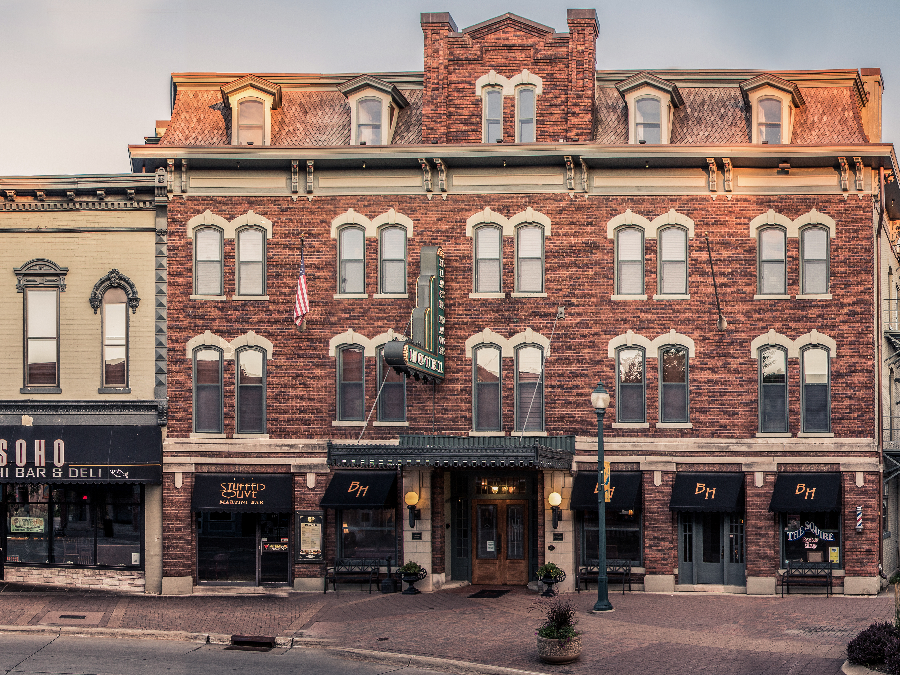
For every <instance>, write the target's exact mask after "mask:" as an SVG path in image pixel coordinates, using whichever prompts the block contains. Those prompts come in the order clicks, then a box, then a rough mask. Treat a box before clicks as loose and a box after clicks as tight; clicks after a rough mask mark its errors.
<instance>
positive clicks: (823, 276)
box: [800, 227, 829, 294]
mask: <svg viewBox="0 0 900 675" xmlns="http://www.w3.org/2000/svg"><path fill="white" fill-rule="evenodd" d="M828 249H829V246H828V230H827V229H825V228H824V227H807V228H805V229H803V230H802V231H801V232H800V262H801V265H800V284H801V287H802V289H801V291H800V292H801V293H803V294H812V293H827V292H828V281H829V270H828V263H829V260H828V258H829V256H828V253H829V251H828Z"/></svg>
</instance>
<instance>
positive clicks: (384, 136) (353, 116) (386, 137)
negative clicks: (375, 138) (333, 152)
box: [347, 87, 400, 145]
mask: <svg viewBox="0 0 900 675" xmlns="http://www.w3.org/2000/svg"><path fill="white" fill-rule="evenodd" d="M364 98H373V99H377V100H379V101H381V143H376V145H390V143H391V141H392V140H393V138H394V132H395V131H396V129H397V118H398V117H399V116H400V114H399V113H400V111H399V109H398V108H397V106H396V105H394V102H393V101H392V100H391V96H390V94H386V93H384V92H382V91H379V90H378V89H374V88H372V87H364V88H362V89H360V90H359V91H356V92H354V93H352V94H350V95H348V96H347V103H348V104H349V105H350V145H359V137H358V132H359V129H358V128H357V118H358V116H359V115H358V109H359V102H360V101H361V100H362V99H364Z"/></svg>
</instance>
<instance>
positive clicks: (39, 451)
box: [0, 438, 78, 478]
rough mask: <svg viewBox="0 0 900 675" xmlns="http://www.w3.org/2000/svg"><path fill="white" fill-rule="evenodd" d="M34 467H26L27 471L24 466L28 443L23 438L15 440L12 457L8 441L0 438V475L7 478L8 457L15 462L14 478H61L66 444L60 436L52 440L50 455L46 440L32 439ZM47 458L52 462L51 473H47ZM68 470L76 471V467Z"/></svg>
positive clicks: (8, 474) (26, 459)
mask: <svg viewBox="0 0 900 675" xmlns="http://www.w3.org/2000/svg"><path fill="white" fill-rule="evenodd" d="M32 458H33V460H34V461H33V462H32V464H34V468H30V467H29V468H28V469H27V472H26V469H25V468H24V467H25V465H26V464H28V444H27V443H26V441H24V440H23V439H19V440H17V441H16V445H15V451H14V457H12V458H11V457H10V450H9V443H8V442H7V440H6V439H5V438H0V477H3V478H9V477H11V476H10V473H9V469H8V468H5V467H6V466H7V465H8V464H9V463H10V459H13V460H14V461H15V464H16V467H17V468H16V472H15V476H16V478H26V477H28V478H31V477H42V478H46V477H48V476H50V477H53V478H62V477H63V470H62V467H63V465H65V463H66V444H65V443H64V442H63V440H62V439H61V438H57V439H56V440H55V441H53V451H52V455H51V456H48V453H47V441H45V440H44V439H36V440H35V441H34V452H33V454H32ZM48 460H49V461H50V462H52V463H53V468H51V469H50V470H51V473H50V474H47V462H48ZM70 471H76V472H78V469H70Z"/></svg>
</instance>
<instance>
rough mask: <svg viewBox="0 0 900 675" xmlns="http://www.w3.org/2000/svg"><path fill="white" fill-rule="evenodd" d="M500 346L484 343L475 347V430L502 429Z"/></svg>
mask: <svg viewBox="0 0 900 675" xmlns="http://www.w3.org/2000/svg"><path fill="white" fill-rule="evenodd" d="M500 355H501V352H500V348H499V347H497V346H496V345H482V346H480V347H477V348H476V349H475V353H474V359H473V366H474V372H473V373H472V380H473V382H472V384H473V396H472V399H473V402H472V407H473V412H474V418H475V420H474V429H475V431H500V430H501V425H500Z"/></svg>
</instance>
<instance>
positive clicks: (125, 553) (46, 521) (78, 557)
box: [6, 485, 144, 568]
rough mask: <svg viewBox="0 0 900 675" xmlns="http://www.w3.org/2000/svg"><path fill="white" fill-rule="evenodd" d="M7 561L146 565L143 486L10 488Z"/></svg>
mask: <svg viewBox="0 0 900 675" xmlns="http://www.w3.org/2000/svg"><path fill="white" fill-rule="evenodd" d="M6 501H7V506H6V511H7V513H6V519H7V520H6V528H7V557H6V561H7V563H26V564H51V565H67V566H81V567H92V566H106V567H136V568H139V567H141V565H142V564H143V561H142V559H141V557H142V556H141V542H142V540H143V529H144V525H143V523H144V514H143V497H142V490H141V486H140V485H105V486H103V487H94V486H81V485H77V486H70V487H59V488H54V489H52V490H51V489H50V486H49V485H10V486H7V487H6Z"/></svg>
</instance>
